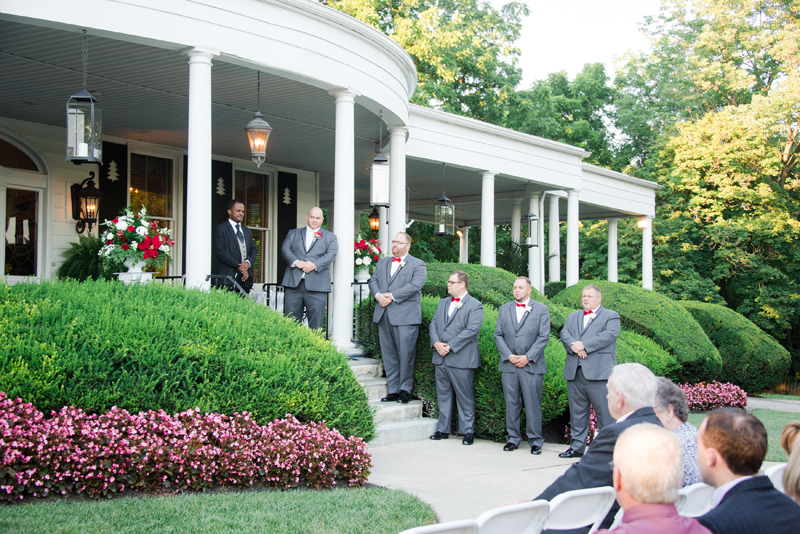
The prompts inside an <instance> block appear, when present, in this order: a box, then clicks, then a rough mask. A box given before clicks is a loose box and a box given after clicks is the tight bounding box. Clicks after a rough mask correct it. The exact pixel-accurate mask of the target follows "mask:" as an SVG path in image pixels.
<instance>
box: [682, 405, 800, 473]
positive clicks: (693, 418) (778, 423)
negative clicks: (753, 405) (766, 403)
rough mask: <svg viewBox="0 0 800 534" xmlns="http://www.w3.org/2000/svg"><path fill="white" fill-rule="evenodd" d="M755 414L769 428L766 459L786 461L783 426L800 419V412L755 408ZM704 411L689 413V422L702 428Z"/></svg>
mask: <svg viewBox="0 0 800 534" xmlns="http://www.w3.org/2000/svg"><path fill="white" fill-rule="evenodd" d="M753 415H755V416H756V417H758V419H759V420H760V421H761V422H762V423H764V427H765V428H766V429H767V439H768V440H769V448H768V449H767V457H766V461H768V462H785V461H786V454H784V452H783V449H781V432H783V427H784V426H786V424H787V423H789V422H791V421H797V420H798V419H800V413H792V412H776V411H775V410H763V409H760V408H759V409H756V410H753ZM705 417H706V414H704V413H692V414H689V423H691V424H692V425H694V426H695V427H696V428H700V423H702V422H703V419H705Z"/></svg>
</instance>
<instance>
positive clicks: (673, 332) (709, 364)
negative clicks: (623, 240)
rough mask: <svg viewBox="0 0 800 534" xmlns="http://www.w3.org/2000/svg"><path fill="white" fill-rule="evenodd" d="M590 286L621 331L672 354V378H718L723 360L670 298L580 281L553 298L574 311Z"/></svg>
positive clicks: (628, 287) (630, 287)
mask: <svg viewBox="0 0 800 534" xmlns="http://www.w3.org/2000/svg"><path fill="white" fill-rule="evenodd" d="M590 283H592V284H594V285H596V286H598V287H599V288H600V290H601V291H602V292H603V306H605V307H606V308H609V309H611V310H614V311H616V312H618V313H619V314H620V317H621V318H622V326H623V328H626V329H630V330H633V331H635V332H637V333H639V334H642V335H644V336H646V337H649V338H651V339H652V340H653V341H655V342H656V343H657V344H658V345H660V346H661V347H662V348H664V349H666V350H667V351H668V352H669V353H671V354H673V355H674V356H675V358H676V359H677V361H678V363H679V364H680V366H681V368H680V369H679V370H678V371H677V372H676V373H675V378H676V379H677V380H679V381H681V382H699V381H702V380H712V379H716V378H717V377H719V375H720V372H721V370H722V359H721V357H720V355H719V352H718V351H717V349H716V347H714V345H713V344H712V343H711V341H710V340H709V339H708V336H706V334H705V333H704V332H703V329H702V328H701V327H700V325H699V324H698V323H697V321H695V320H694V318H693V317H692V316H691V314H690V313H689V312H688V311H686V310H685V309H684V308H683V307H682V306H680V305H679V304H678V303H677V302H675V301H673V300H671V299H670V298H668V297H666V296H664V295H661V294H659V293H655V292H654V291H649V290H647V289H644V288H642V287H638V286H633V285H628V284H619V283H614V282H607V281H602V280H592V281H583V282H581V283H579V284H577V285H574V286H572V287H568V288H567V289H565V290H564V291H562V292H560V293H559V294H558V295H556V296H555V297H554V298H553V302H554V303H555V304H560V305H563V306H566V307H568V308H571V309H573V310H576V309H580V307H581V304H580V302H581V292H582V291H583V288H584V286H587V285H589V284H590Z"/></svg>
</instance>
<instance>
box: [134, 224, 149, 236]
mask: <svg viewBox="0 0 800 534" xmlns="http://www.w3.org/2000/svg"><path fill="white" fill-rule="evenodd" d="M136 233H137V234H139V235H141V236H144V235H146V234H147V228H146V227H144V226H139V227H138V228H136Z"/></svg>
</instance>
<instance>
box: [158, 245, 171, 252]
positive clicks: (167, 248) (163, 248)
mask: <svg viewBox="0 0 800 534" xmlns="http://www.w3.org/2000/svg"><path fill="white" fill-rule="evenodd" d="M158 250H160V251H161V252H169V247H168V246H167V245H161V246H160V247H158Z"/></svg>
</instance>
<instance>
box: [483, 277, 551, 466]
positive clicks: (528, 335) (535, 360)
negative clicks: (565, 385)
mask: <svg viewBox="0 0 800 534" xmlns="http://www.w3.org/2000/svg"><path fill="white" fill-rule="evenodd" d="M513 292H514V301H513V302H509V303H508V304H503V305H502V306H500V309H499V310H498V311H497V327H496V328H495V330H494V342H495V345H497V352H498V353H499V354H500V366H499V368H498V369H499V370H500V372H501V373H502V380H503V396H504V397H505V399H506V430H507V431H508V443H506V445H505V447H503V450H504V451H513V450H514V449H517V448H518V447H519V443H520V441H522V436H521V435H520V428H519V426H520V414H521V412H522V406H523V404H524V405H525V416H526V418H527V424H526V425H525V433H526V434H527V435H528V446H529V447H530V448H531V454H542V445H544V438H542V386H543V384H544V375H545V373H546V372H547V364H546V363H545V361H544V348H545V347H546V346H547V342H548V341H549V340H550V310H549V309H548V308H547V306H545V305H544V304H542V303H540V302H536V301H535V300H533V299H531V281H530V279H529V278H528V277H526V276H520V277H518V278H517V279H516V280H514V288H513Z"/></svg>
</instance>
